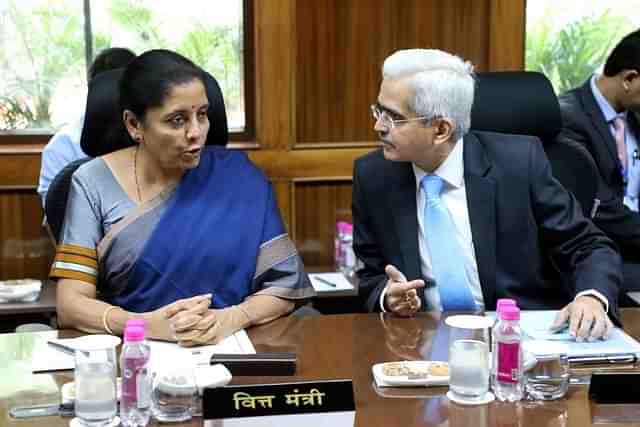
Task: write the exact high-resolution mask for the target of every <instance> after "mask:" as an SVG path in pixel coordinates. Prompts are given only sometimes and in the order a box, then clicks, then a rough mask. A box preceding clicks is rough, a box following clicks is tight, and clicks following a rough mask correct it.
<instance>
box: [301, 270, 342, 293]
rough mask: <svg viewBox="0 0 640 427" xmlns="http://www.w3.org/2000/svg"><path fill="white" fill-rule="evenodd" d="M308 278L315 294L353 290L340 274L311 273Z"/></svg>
mask: <svg viewBox="0 0 640 427" xmlns="http://www.w3.org/2000/svg"><path fill="white" fill-rule="evenodd" d="M309 278H310V279H311V285H312V286H313V289H315V291H316V292H335V291H348V290H352V289H353V285H352V284H351V282H349V281H348V280H347V278H346V277H344V274H342V273H312V274H309ZM332 285H334V286H332Z"/></svg>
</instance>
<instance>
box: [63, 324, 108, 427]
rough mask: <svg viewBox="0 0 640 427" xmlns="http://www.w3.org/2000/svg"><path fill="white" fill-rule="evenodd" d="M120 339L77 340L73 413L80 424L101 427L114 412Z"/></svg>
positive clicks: (97, 337) (88, 336)
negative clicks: (117, 347)
mask: <svg viewBox="0 0 640 427" xmlns="http://www.w3.org/2000/svg"><path fill="white" fill-rule="evenodd" d="M118 344H120V338H118V337H114V336H112V335H87V336H85V337H82V338H78V339H77V340H76V341H75V342H74V344H73V347H74V348H75V349H76V351H75V393H76V397H75V413H76V417H77V418H78V421H80V425H82V426H86V427H102V426H106V425H109V424H111V423H112V422H113V420H114V418H115V416H116V413H117V409H118V407H117V399H116V373H117V369H118V365H117V359H116V346H117V345H118Z"/></svg>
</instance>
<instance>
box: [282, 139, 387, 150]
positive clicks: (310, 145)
mask: <svg viewBox="0 0 640 427" xmlns="http://www.w3.org/2000/svg"><path fill="white" fill-rule="evenodd" d="M379 146H380V143H379V142H378V141H345V142H296V143H295V144H293V147H292V148H293V149H294V150H318V149H327V148H329V149H334V148H375V147H379Z"/></svg>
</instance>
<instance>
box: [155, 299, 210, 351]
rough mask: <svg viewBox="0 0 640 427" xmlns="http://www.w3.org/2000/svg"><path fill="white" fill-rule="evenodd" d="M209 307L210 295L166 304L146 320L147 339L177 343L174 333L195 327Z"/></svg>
mask: <svg viewBox="0 0 640 427" xmlns="http://www.w3.org/2000/svg"><path fill="white" fill-rule="evenodd" d="M210 305H211V294H206V295H198V296H195V297H191V298H185V299H181V300H178V301H176V302H174V303H171V304H167V305H165V306H164V307H160V308H159V309H157V310H154V311H152V312H150V313H147V315H146V319H147V322H148V327H149V337H150V338H154V339H159V340H164V341H177V338H176V332H177V331H183V330H185V329H187V328H190V327H192V326H194V325H196V324H197V323H198V322H199V321H200V320H201V319H202V316H203V315H204V314H206V313H207V310H208V309H209V306H210Z"/></svg>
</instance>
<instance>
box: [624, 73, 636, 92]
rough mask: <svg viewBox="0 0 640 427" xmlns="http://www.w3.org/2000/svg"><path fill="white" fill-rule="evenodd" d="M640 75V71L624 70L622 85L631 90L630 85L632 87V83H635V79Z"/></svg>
mask: <svg viewBox="0 0 640 427" xmlns="http://www.w3.org/2000/svg"><path fill="white" fill-rule="evenodd" d="M639 76H640V73H638V72H637V71H636V70H624V71H623V72H622V87H623V88H624V90H625V91H627V90H629V87H631V83H633V80H635V79H637V78H638V77H639Z"/></svg>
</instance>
